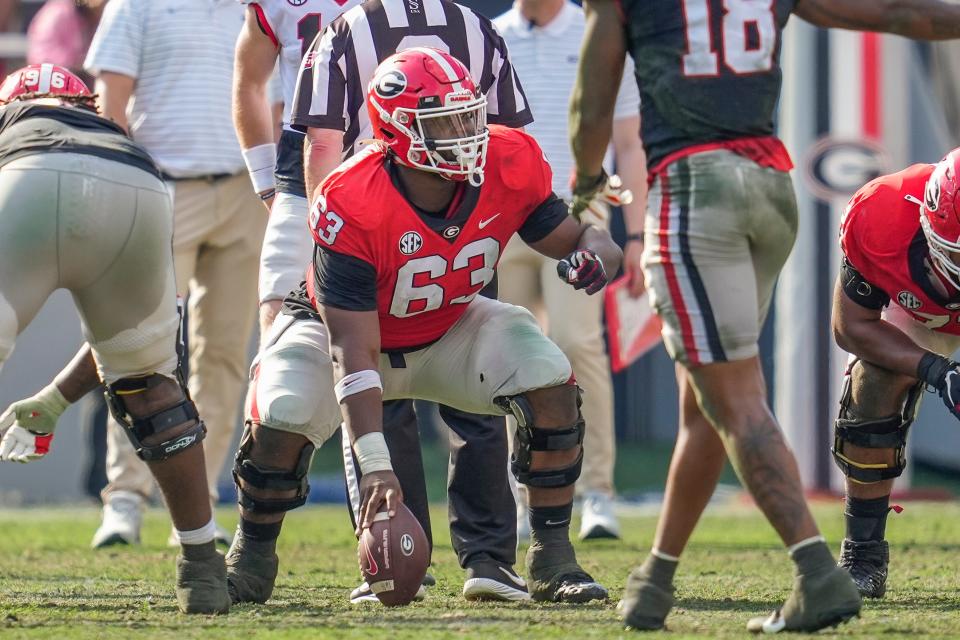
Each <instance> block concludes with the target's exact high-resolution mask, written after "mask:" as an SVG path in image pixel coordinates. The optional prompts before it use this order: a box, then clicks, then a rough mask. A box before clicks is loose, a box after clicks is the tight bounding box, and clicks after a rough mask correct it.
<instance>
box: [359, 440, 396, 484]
mask: <svg viewBox="0 0 960 640" xmlns="http://www.w3.org/2000/svg"><path fill="white" fill-rule="evenodd" d="M353 452H354V453H355V454H356V455H357V464H358V465H360V473H362V474H363V475H366V474H368V473H373V472H374V471H393V465H392V464H390V451H389V450H388V449H387V441H386V440H384V439H383V432H382V431H372V432H370V433H365V434H363V435H362V436H360V437H359V438H357V440H356V442H354V443H353Z"/></svg>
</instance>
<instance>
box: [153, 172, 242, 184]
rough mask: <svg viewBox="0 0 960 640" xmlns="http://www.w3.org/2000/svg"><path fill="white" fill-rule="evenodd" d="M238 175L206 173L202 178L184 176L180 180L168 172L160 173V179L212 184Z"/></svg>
mask: <svg viewBox="0 0 960 640" xmlns="http://www.w3.org/2000/svg"><path fill="white" fill-rule="evenodd" d="M236 175H240V173H239V172H237V173H206V174H203V175H200V176H184V177H182V178H178V177H176V176H172V175H170V174H169V173H167V172H166V171H161V172H160V177H161V178H163V179H164V180H168V181H169V180H172V181H173V182H186V181H188V180H203V181H204V182H209V183H211V184H212V183H214V182H220V181H221V180H226V179H227V178H232V177H234V176H236Z"/></svg>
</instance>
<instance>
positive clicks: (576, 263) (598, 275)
mask: <svg viewBox="0 0 960 640" xmlns="http://www.w3.org/2000/svg"><path fill="white" fill-rule="evenodd" d="M557 275H558V276H560V279H561V280H563V281H564V282H566V283H568V284H571V285H573V288H574V289H586V290H587V295H591V296H592V295H593V294H595V293H596V292H597V291H600V289H603V287H604V286H606V284H607V272H606V271H605V270H604V268H603V261H602V260H600V256H598V255H597V254H595V253H594V252H593V251H590V250H589V249H577V250H576V251H574V252H573V253H571V254H570V255H568V256H567V257H566V258H564V259H563V260H561V261H560V262H558V263H557Z"/></svg>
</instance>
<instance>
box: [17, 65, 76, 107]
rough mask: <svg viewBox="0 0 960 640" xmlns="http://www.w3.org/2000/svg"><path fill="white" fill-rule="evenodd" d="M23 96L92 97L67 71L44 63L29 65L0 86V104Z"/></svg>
mask: <svg viewBox="0 0 960 640" xmlns="http://www.w3.org/2000/svg"><path fill="white" fill-rule="evenodd" d="M25 94H39V95H38V97H39V96H49V97H57V96H65V97H83V96H90V95H93V94H91V93H90V89H88V88H87V85H86V84H84V82H83V80H81V79H80V78H78V77H77V76H75V75H74V74H73V73H72V72H71V71H69V70H68V69H64V68H63V67H61V66H58V65H55V64H50V63H49V62H45V63H43V64H31V65H29V66H27V67H23V68H22V69H17V70H16V71H14V72H13V73H11V74H10V75H8V76H7V77H6V78H5V79H4V81H3V84H2V85H0V104H6V103H8V102H10V101H11V100H13V99H14V98H16V97H17V96H22V95H25Z"/></svg>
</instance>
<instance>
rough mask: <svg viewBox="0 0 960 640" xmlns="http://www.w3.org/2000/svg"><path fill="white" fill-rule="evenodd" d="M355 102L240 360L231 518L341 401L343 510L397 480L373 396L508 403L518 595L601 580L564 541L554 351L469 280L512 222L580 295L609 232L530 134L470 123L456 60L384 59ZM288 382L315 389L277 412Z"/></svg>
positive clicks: (270, 522) (599, 265) (596, 590)
mask: <svg viewBox="0 0 960 640" xmlns="http://www.w3.org/2000/svg"><path fill="white" fill-rule="evenodd" d="M367 103H368V110H369V112H370V118H371V122H372V123H373V125H374V126H373V129H374V135H375V137H376V143H375V144H372V145H370V146H368V147H367V148H366V149H365V150H364V151H362V152H361V153H359V154H357V155H355V156H354V157H353V158H351V159H350V160H348V161H347V162H346V163H344V164H343V165H341V166H340V167H339V168H338V169H337V170H336V171H334V172H333V173H332V174H330V176H329V177H327V178H326V179H325V180H324V181H323V183H321V185H320V187H319V188H318V189H317V193H315V194H314V195H315V197H314V203H313V207H312V209H311V215H310V226H311V229H312V232H313V236H314V241H315V243H316V247H315V249H314V259H313V263H312V266H311V268H309V269H308V277H307V282H306V283H304V286H303V287H302V289H301V292H300V294H299V295H295V296H292V297H290V298H288V299H287V301H286V304H285V306H284V310H283V312H282V313H281V315H280V316H279V317H278V320H277V321H276V323H275V324H274V325H273V329H272V330H271V333H270V335H269V336H268V337H267V339H266V342H265V343H264V347H263V349H262V350H261V353H260V355H259V356H258V360H257V362H256V363H255V365H254V366H255V374H254V378H255V379H254V391H253V394H252V396H253V397H252V407H251V415H252V418H253V419H252V425H251V428H250V430H249V431H248V440H247V442H245V443H244V445H243V446H242V447H241V451H240V453H238V457H237V468H238V472H237V476H238V480H239V482H238V484H239V486H240V491H241V497H240V504H241V517H242V518H244V519H246V520H247V521H248V523H250V525H248V526H247V528H248V530H250V531H252V532H254V533H255V531H254V529H255V528H256V527H255V526H253V525H256V526H259V527H262V529H263V532H264V535H265V536H272V537H273V538H276V535H277V534H278V533H279V529H280V526H281V523H282V520H283V511H282V510H278V509H275V508H274V507H276V506H277V505H281V506H286V505H289V504H291V503H294V502H297V501H301V502H299V504H302V499H304V498H305V496H303V495H302V492H303V491H302V487H303V486H304V485H303V484H301V483H302V481H303V479H304V477H305V473H306V469H305V468H303V467H304V464H303V452H304V451H307V450H308V449H309V448H310V447H309V445H311V444H312V445H314V446H319V445H320V444H322V443H323V442H324V441H325V440H326V439H327V438H329V437H330V435H331V434H332V433H333V432H334V431H335V430H336V429H337V427H338V426H339V425H340V422H341V418H342V421H343V422H344V424H345V426H346V429H347V430H348V432H349V435H350V437H351V441H352V443H353V449H354V452H355V455H356V457H357V460H358V463H359V467H360V469H361V472H362V477H361V479H360V491H361V509H360V518H359V527H360V528H361V529H362V528H364V527H366V526H368V525H369V524H370V523H371V522H372V520H373V518H374V516H375V515H376V514H377V513H378V512H379V511H381V510H382V509H384V508H385V509H386V510H388V511H392V510H394V509H395V508H396V505H397V503H398V502H399V501H400V500H401V499H402V495H401V491H400V487H399V484H398V482H397V479H396V476H395V475H394V473H393V463H394V462H397V463H400V464H402V461H391V460H390V455H389V452H388V451H387V448H386V445H385V443H384V439H383V433H382V411H381V401H382V400H383V399H395V398H421V399H426V400H431V401H436V402H440V403H444V404H447V405H450V406H453V407H456V408H458V409H461V410H464V411H470V412H474V413H486V414H494V415H506V414H512V415H514V416H516V418H517V422H518V423H519V427H518V434H517V441H518V447H517V450H516V452H515V454H514V457H513V459H512V461H511V466H512V469H513V472H514V474H515V475H516V476H517V479H518V480H519V481H520V482H522V483H524V484H526V485H527V486H528V487H529V488H530V503H531V509H530V520H531V527H532V529H533V534H532V538H531V546H530V550H529V552H528V553H527V562H526V564H527V571H528V585H529V588H530V594H531V596H532V597H533V598H534V599H537V600H550V601H558V602H585V601H589V600H595V599H602V598H605V597H606V595H607V592H606V589H604V588H603V587H602V586H601V585H599V584H598V583H596V582H595V581H594V580H593V578H591V577H590V576H589V575H588V574H587V573H586V572H585V571H583V569H582V568H581V567H580V566H579V564H578V563H577V560H576V555H575V553H574V550H573V546H572V545H571V543H570V540H569V528H570V515H571V511H572V505H573V484H574V482H575V481H576V479H577V476H578V475H579V473H580V465H581V462H582V459H583V452H582V447H581V444H582V442H583V433H584V423H583V419H582V417H581V415H580V411H579V406H578V405H579V390H578V388H577V386H576V384H575V383H574V379H573V375H572V371H571V369H570V365H569V363H568V361H567V359H566V357H565V356H564V355H563V353H562V352H561V351H560V349H559V348H558V347H557V346H556V345H555V344H553V343H552V342H551V341H550V340H549V339H547V338H546V337H545V336H544V335H543V333H542V332H541V331H540V329H539V328H538V326H537V324H536V322H535V320H534V318H533V316H531V315H530V313H529V312H527V311H526V310H524V309H522V308H520V307H515V306H513V305H509V304H506V303H502V302H498V301H496V300H491V299H488V298H484V297H478V296H477V293H478V292H479V291H480V289H481V288H482V287H483V286H484V285H485V284H487V283H488V282H489V281H490V280H491V279H492V278H493V275H494V270H495V269H496V266H497V262H498V260H499V258H500V253H501V251H502V249H503V247H504V246H506V243H507V241H508V240H509V239H510V237H511V236H512V235H513V234H514V233H519V234H520V236H521V238H523V239H524V240H525V241H526V242H528V243H529V244H530V245H531V246H533V247H534V248H535V249H537V250H538V251H541V252H542V253H544V254H545V255H548V256H551V257H553V258H556V259H559V260H560V264H559V267H558V272H559V275H560V277H561V278H563V279H564V280H565V281H566V282H568V283H570V284H571V285H572V286H574V287H575V288H577V289H585V290H586V292H587V293H589V294H592V293H596V292H597V291H599V290H600V289H601V288H602V287H603V286H604V285H605V284H606V281H607V273H608V272H610V273H612V272H615V271H616V270H617V268H618V267H619V264H620V260H621V252H620V250H619V248H618V247H617V246H616V245H615V244H614V243H613V241H612V240H611V238H610V236H609V234H607V232H606V231H604V230H601V229H598V228H595V227H592V226H589V225H585V224H581V223H578V222H576V221H575V220H574V219H573V218H571V217H569V216H568V215H567V210H566V206H565V205H564V203H563V202H562V201H561V200H560V199H559V198H557V197H556V195H554V194H553V192H552V189H551V172H550V167H549V166H548V165H547V163H546V160H545V159H544V157H543V153H542V152H541V151H540V148H539V147H538V146H537V144H536V142H534V140H533V139H532V138H531V137H529V136H528V135H526V134H525V133H523V132H520V131H517V130H513V129H507V128H504V127H498V126H495V125H491V126H489V127H488V126H487V123H486V97H485V96H484V95H483V94H482V93H480V92H479V91H478V90H477V87H476V84H475V83H474V81H473V79H472V78H471V77H470V73H469V71H468V70H467V68H466V67H465V66H464V65H463V64H462V63H461V62H459V61H458V60H457V59H456V58H454V57H452V56H450V55H449V54H446V53H443V52H440V51H438V50H436V49H429V48H423V47H418V48H413V49H408V50H406V51H403V52H401V53H398V54H395V55H393V56H391V57H389V58H387V59H386V60H385V61H384V62H383V63H382V64H381V65H380V66H379V68H378V69H377V72H376V74H375V76H374V78H373V80H372V81H371V83H370V85H369V89H368V93H367ZM293 395H296V396H298V397H301V398H302V397H311V398H313V399H314V402H313V411H312V415H301V414H300V412H296V414H295V412H292V411H290V410H289V407H290V405H291V403H290V402H289V398H290V397H291V396H293ZM247 477H256V478H257V480H258V484H259V485H260V486H263V485H264V484H265V483H264V482H263V479H268V480H274V481H275V484H273V485H272V486H273V487H275V489H271V490H264V489H259V488H257V487H255V486H253V484H252V483H250V482H248V481H247V480H246V478H247ZM241 551H242V552H243V553H256V552H257V548H256V546H255V545H251V546H249V547H244V549H242V550H241ZM253 564H255V563H253V562H250V563H238V565H237V566H248V565H253ZM238 578H239V579H242V580H244V581H245V582H246V583H250V584H252V583H254V582H256V581H257V580H258V577H257V576H239V577H238ZM517 579H518V580H519V578H517Z"/></svg>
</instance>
